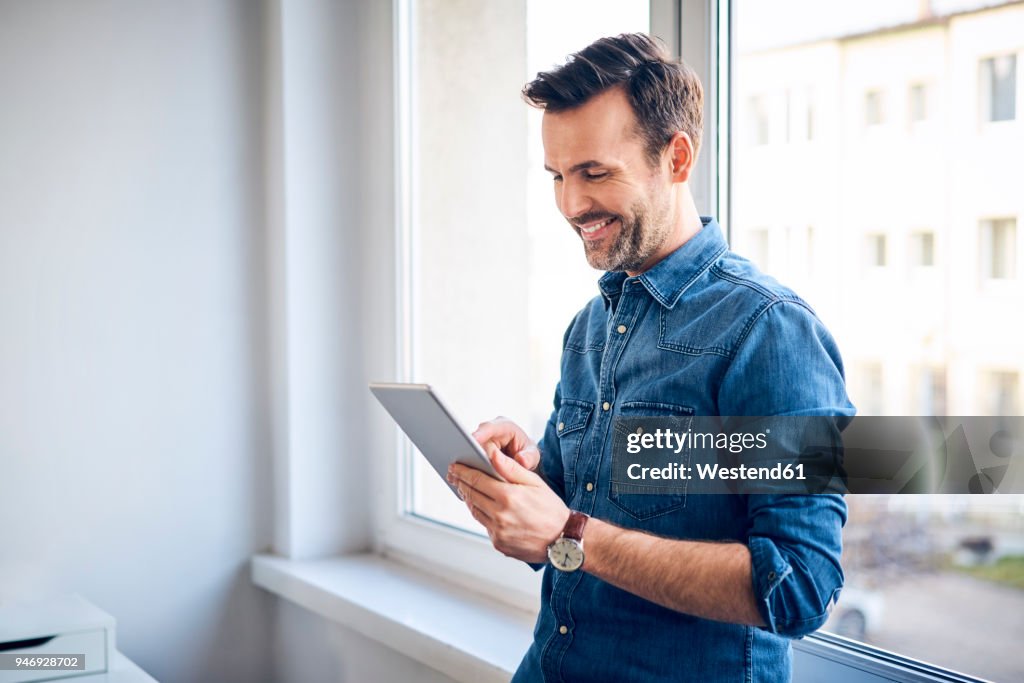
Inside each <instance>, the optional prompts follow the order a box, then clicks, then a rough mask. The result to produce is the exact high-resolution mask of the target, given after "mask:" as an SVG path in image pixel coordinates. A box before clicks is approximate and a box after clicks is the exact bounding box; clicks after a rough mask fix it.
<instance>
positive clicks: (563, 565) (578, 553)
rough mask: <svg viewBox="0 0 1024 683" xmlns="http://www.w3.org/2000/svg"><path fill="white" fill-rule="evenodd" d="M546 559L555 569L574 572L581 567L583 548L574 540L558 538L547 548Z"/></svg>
mask: <svg viewBox="0 0 1024 683" xmlns="http://www.w3.org/2000/svg"><path fill="white" fill-rule="evenodd" d="M548 559H549V560H551V564H552V565H554V567H555V569H561V570H562V571H563V572H572V571H576V570H577V569H579V568H580V567H581V566H582V565H583V546H582V545H580V542H579V541H577V540H576V539H574V538H564V537H563V538H559V539H558V540H557V541H555V542H554V543H552V544H551V545H549V546H548Z"/></svg>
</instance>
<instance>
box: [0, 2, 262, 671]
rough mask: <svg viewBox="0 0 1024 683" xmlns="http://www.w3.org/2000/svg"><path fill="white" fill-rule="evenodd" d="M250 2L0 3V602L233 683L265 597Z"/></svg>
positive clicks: (257, 649) (154, 664)
mask: <svg viewBox="0 0 1024 683" xmlns="http://www.w3.org/2000/svg"><path fill="white" fill-rule="evenodd" d="M261 11H262V10H261V7H260V5H259V4H258V3H252V2H245V1H243V0H237V1H232V2H199V1H194V2H136V1H129V0H123V1H120V2H116V1H106V2H103V1H92V2H75V1H71V0H67V1H64V2H54V1H45V2H12V1H8V2H3V3H0V99H2V102H3V105H2V106H0V526H2V528H3V529H4V533H3V543H2V545H0V600H4V599H15V598H24V597H27V596H29V595H32V594H41V593H48V592H51V591H75V592H79V593H81V594H83V595H84V596H86V597H87V598H89V599H91V600H92V601H93V602H95V603H96V604H98V605H99V606H101V607H102V608H104V609H106V610H107V611H109V612H110V613H111V614H113V615H114V616H115V617H116V618H117V621H118V638H119V645H120V647H121V649H122V650H123V651H124V652H126V653H127V654H128V655H129V656H130V657H131V658H133V659H135V660H136V661H137V662H138V663H139V664H140V665H141V666H142V667H143V668H145V669H147V670H148V671H149V672H151V673H152V674H153V675H155V676H156V677H157V678H159V679H160V680H166V681H200V680H210V681H214V680H216V681H230V680H237V681H256V680H260V679H261V676H263V672H264V671H265V670H266V669H267V668H268V666H269V665H270V655H269V648H268V647H267V645H268V641H269V638H270V633H271V629H270V624H269V617H270V615H271V607H272V600H271V599H270V598H269V597H268V596H267V595H265V594H263V593H262V592H261V591H259V590H257V589H256V588H254V587H252V586H251V584H250V583H249V580H248V573H247V566H246V565H247V560H248V558H249V556H250V554H251V553H253V552H255V551H258V550H261V549H265V548H267V547H268V546H269V544H270V533H271V508H270V449H269V445H268V436H267V429H266V426H265V425H266V417H267V412H268V410H267V388H266V376H267V373H266V371H265V356H266V351H265V348H264V347H265V339H266V334H265V328H266V325H267V323H266V313H265V308H266V307H265V294H264V290H265V284H264V283H265V276H264V270H265V267H264V264H265V261H266V255H265V253H264V238H263V211H262V208H261V207H262V201H261V196H262V183H263V180H262V177H263V176H262V170H261V145H262V142H261V136H262V130H261V109H260V104H261V89H262V85H261V45H260V40H261V36H262V33H261V25H262V17H261Z"/></svg>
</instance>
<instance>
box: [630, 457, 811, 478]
mask: <svg viewBox="0 0 1024 683" xmlns="http://www.w3.org/2000/svg"><path fill="white" fill-rule="evenodd" d="M694 469H696V470H697V478H698V479H703V480H705V481H708V480H712V479H716V480H719V481H727V480H734V479H735V480H748V481H750V480H772V481H804V480H806V479H807V477H806V476H804V466H803V465H802V464H800V465H783V464H782V463H778V464H777V465H774V466H772V467H748V466H747V465H739V466H737V467H720V466H719V465H718V464H707V463H697V465H696V466H695V467H689V466H687V465H682V464H680V463H675V462H674V463H671V464H669V465H665V466H664V467H644V466H642V465H640V464H639V463H633V464H632V465H630V466H629V467H628V468H626V476H627V477H629V478H630V479H659V480H664V479H675V480H688V479H693V471H694Z"/></svg>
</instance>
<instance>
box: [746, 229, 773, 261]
mask: <svg viewBox="0 0 1024 683" xmlns="http://www.w3.org/2000/svg"><path fill="white" fill-rule="evenodd" d="M746 238H747V239H746V243H747V244H746V248H745V249H744V250H743V251H745V252H746V254H745V255H746V257H747V258H749V259H750V260H751V261H753V262H754V263H756V264H757V266H758V267H759V268H760V269H761V270H764V271H767V270H768V265H769V264H768V261H769V252H768V246H769V244H770V240H769V238H768V229H767V228H754V229H751V230H747V231H746Z"/></svg>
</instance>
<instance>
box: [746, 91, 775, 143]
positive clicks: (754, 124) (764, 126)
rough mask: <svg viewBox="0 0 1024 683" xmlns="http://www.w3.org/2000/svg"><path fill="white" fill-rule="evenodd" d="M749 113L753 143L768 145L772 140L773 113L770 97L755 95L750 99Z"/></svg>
mask: <svg viewBox="0 0 1024 683" xmlns="http://www.w3.org/2000/svg"><path fill="white" fill-rule="evenodd" d="M747 112H748V113H747V115H748V116H749V117H750V141H751V144H753V145H767V144H768V143H769V142H771V115H770V112H769V108H768V98H767V97H766V96H764V95H755V96H754V97H751V98H750V99H749V100H748V105H747Z"/></svg>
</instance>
